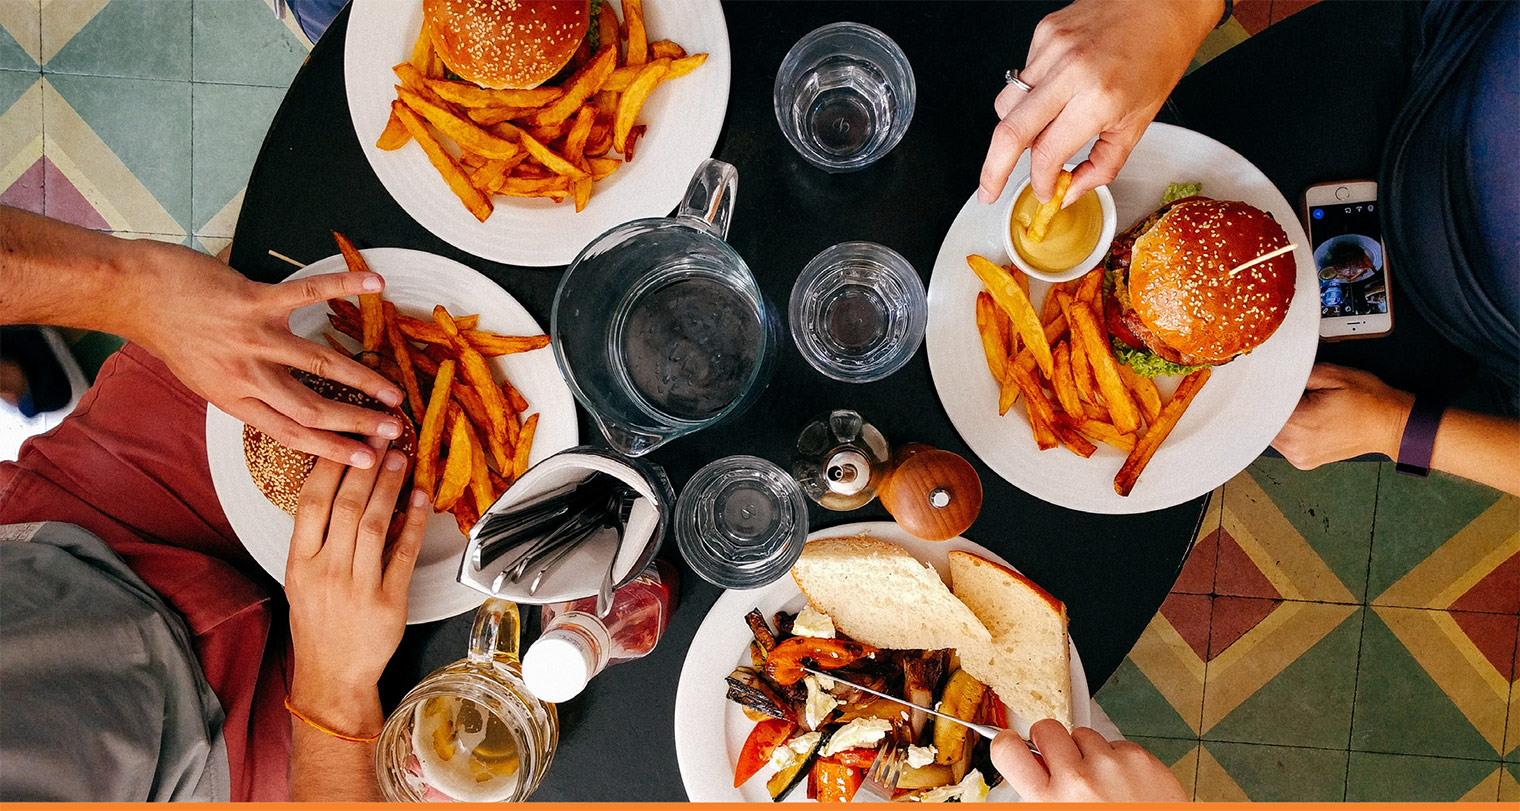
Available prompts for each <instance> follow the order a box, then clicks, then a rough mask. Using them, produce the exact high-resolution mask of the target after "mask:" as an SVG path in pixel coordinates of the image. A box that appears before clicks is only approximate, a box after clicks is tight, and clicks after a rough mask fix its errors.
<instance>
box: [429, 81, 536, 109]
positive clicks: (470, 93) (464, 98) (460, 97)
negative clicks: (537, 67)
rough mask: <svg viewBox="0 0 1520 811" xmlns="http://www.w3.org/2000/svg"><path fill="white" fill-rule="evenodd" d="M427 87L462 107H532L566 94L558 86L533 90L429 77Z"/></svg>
mask: <svg viewBox="0 0 1520 811" xmlns="http://www.w3.org/2000/svg"><path fill="white" fill-rule="evenodd" d="M427 86H428V89H430V90H432V91H433V92H434V93H437V94H438V97H439V98H441V99H443V100H444V101H451V102H453V103H455V104H458V105H461V106H463V107H485V108H490V107H524V108H527V109H529V110H532V109H536V108H539V107H543V106H545V105H547V104H552V103H554V102H555V101H558V100H559V99H560V97H562V96H564V94H565V91H564V90H561V89H560V88H558V87H535V88H532V89H530V90H492V89H490V88H486V87H481V86H479V85H474V84H470V83H469V82H451V81H447V80H444V79H429V80H428V81H427Z"/></svg>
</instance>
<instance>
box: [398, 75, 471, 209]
mask: <svg viewBox="0 0 1520 811" xmlns="http://www.w3.org/2000/svg"><path fill="white" fill-rule="evenodd" d="M391 109H392V110H393V111H395V113H396V115H397V116H399V117H400V118H401V123H403V124H405V125H406V129H407V132H410V133H411V134H412V138H413V139H414V140H416V141H417V144H418V145H419V146H421V147H422V149H423V151H424V152H426V153H427V156H428V162H429V163H431V164H433V168H434V169H437V170H438V173H439V174H441V175H443V179H444V182H446V183H448V184H449V188H450V189H452V190H453V192H454V194H455V195H456V196H458V197H459V200H460V201H461V202H463V203H464V205H465V208H468V209H469V210H470V213H471V214H474V215H475V219H477V220H480V221H481V222H485V220H486V218H487V217H489V216H491V201H490V200H489V199H487V198H486V196H485V195H484V194H481V192H480V190H479V189H477V188H475V187H474V186H473V185H471V183H470V177H469V175H466V174H465V173H464V170H463V169H461V168H459V164H457V163H455V162H454V158H453V156H451V155H449V153H448V152H446V151H445V150H444V148H443V145H442V144H440V143H438V139H436V138H434V137H433V135H432V133H430V132H428V131H427V126H426V125H424V124H423V123H422V119H421V118H418V117H417V114H416V113H414V112H412V110H411V108H409V107H407V106H406V105H405V104H402V103H401V102H400V101H399V100H398V101H393V102H391Z"/></svg>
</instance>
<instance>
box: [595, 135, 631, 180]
mask: <svg viewBox="0 0 1520 811" xmlns="http://www.w3.org/2000/svg"><path fill="white" fill-rule="evenodd" d="M609 140H611V139H610V138H609ZM586 162H587V163H589V164H591V179H592V180H601V179H602V178H604V177H606V176H608V175H610V174H612V173H613V172H616V171H617V169H618V167H619V166H622V165H623V162H622V161H620V160H618V159H617V158H589V159H587V161H586Z"/></svg>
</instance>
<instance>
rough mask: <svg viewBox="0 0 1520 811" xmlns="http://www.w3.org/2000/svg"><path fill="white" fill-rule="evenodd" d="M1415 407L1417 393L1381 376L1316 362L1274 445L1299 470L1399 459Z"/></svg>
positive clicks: (1273, 442) (1273, 441)
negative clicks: (1369, 457)
mask: <svg viewBox="0 0 1520 811" xmlns="http://www.w3.org/2000/svg"><path fill="white" fill-rule="evenodd" d="M1413 406H1414V395H1412V394H1409V393H1408V392H1402V391H1399V390H1398V389H1395V388H1393V387H1391V386H1389V385H1388V384H1386V383H1384V382H1383V381H1381V380H1379V379H1378V378H1377V376H1376V375H1372V374H1369V373H1367V372H1363V371H1361V370H1358V369H1348V368H1346V367H1344V366H1335V365H1333V364H1329V363H1316V364H1314V369H1313V370H1312V371H1311V372H1309V382H1308V384H1307V385H1306V386H1305V387H1304V396H1303V399H1301V400H1299V402H1298V408H1296V409H1294V410H1293V416H1291V417H1289V418H1288V424H1287V425H1284V426H1283V429H1282V430H1281V431H1279V432H1278V434H1277V438H1276V439H1274V440H1272V447H1274V448H1276V449H1277V451H1278V452H1279V453H1281V454H1282V455H1283V458H1285V459H1287V460H1288V461H1289V462H1291V463H1292V464H1293V466H1294V467H1296V468H1298V469H1299V470H1312V469H1314V468H1316V467H1319V466H1320V465H1323V464H1326V463H1327V462H1336V461H1340V460H1341V459H1350V458H1351V457H1353V456H1361V455H1362V454H1365V453H1381V454H1383V455H1385V456H1387V457H1388V458H1390V459H1396V458H1398V455H1399V442H1400V440H1401V439H1402V438H1403V434H1404V423H1405V422H1406V421H1407V420H1408V419H1409V410H1410V408H1411V407H1413Z"/></svg>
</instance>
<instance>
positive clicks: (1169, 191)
mask: <svg viewBox="0 0 1520 811" xmlns="http://www.w3.org/2000/svg"><path fill="white" fill-rule="evenodd" d="M1202 191H1203V184H1202V183H1172V184H1169V185H1168V186H1167V187H1166V194H1163V195H1161V205H1166V204H1167V203H1170V202H1172V201H1173V200H1181V199H1182V198H1184V197H1192V196H1194V195H1196V194H1199V193H1201V192H1202Z"/></svg>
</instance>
